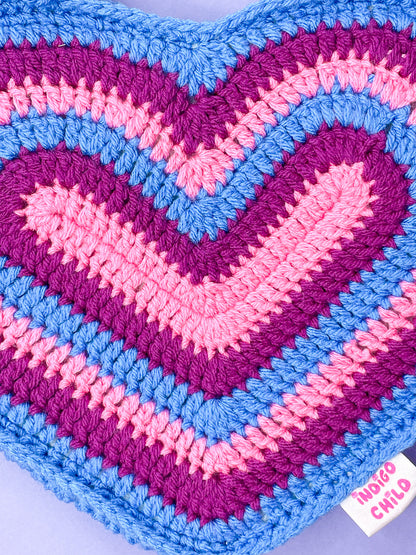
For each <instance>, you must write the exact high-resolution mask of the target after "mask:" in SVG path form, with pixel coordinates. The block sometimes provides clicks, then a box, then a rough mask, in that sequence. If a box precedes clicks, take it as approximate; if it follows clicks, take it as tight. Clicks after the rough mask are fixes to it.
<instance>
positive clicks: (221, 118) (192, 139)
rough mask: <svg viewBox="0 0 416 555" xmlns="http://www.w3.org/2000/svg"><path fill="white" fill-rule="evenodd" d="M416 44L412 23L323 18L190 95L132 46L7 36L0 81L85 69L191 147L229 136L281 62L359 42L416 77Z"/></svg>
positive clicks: (77, 73) (70, 77)
mask: <svg viewBox="0 0 416 555" xmlns="http://www.w3.org/2000/svg"><path fill="white" fill-rule="evenodd" d="M415 48H416V47H415V41H414V40H411V39H410V33H409V31H408V30H404V31H401V32H396V31H394V30H393V29H392V25H391V23H390V22H388V23H387V24H386V25H384V26H383V27H382V28H379V27H378V25H377V23H376V22H375V21H374V22H372V23H370V24H369V25H368V26H367V27H366V28H365V29H361V28H360V26H359V24H358V23H354V24H353V25H352V27H351V28H350V29H343V28H342V26H341V24H339V23H337V24H336V25H335V26H334V28H333V29H326V26H325V25H324V24H321V25H319V27H318V29H317V31H316V32H315V33H310V34H306V33H305V31H303V30H302V29H300V30H299V31H298V34H297V36H296V37H294V38H292V37H290V36H289V35H288V34H287V33H282V44H281V45H276V44H275V43H274V42H272V41H270V40H269V41H268V42H267V45H266V47H265V48H264V49H263V50H259V49H258V48H256V47H254V46H252V47H251V51H250V57H249V59H248V60H246V59H245V58H244V57H243V56H239V57H238V63H237V66H236V69H232V68H228V79H227V81H226V82H225V83H224V82H222V81H220V80H218V84H217V87H216V89H215V91H214V93H212V94H210V93H208V92H207V90H206V88H205V86H204V85H202V86H201V89H200V91H199V92H198V94H197V95H196V97H195V102H193V101H191V100H190V98H189V95H188V89H187V87H186V86H184V87H181V88H179V87H178V86H177V85H176V80H177V74H176V73H166V72H164V71H163V70H162V67H161V63H160V62H158V63H157V64H155V65H154V66H153V67H152V68H149V66H148V62H147V60H146V59H145V58H144V59H142V60H141V61H140V62H139V63H137V64H133V63H132V62H130V61H129V57H128V54H125V55H124V56H123V57H122V58H121V59H115V58H114V56H113V54H112V53H111V50H110V49H106V50H100V47H99V44H98V43H94V44H92V45H91V46H89V47H82V46H81V45H80V44H79V42H78V41H77V39H74V40H73V41H72V43H71V46H69V47H68V46H66V45H64V44H63V42H62V41H61V40H60V39H57V40H55V41H54V43H53V45H52V46H49V45H48V44H47V42H46V40H45V39H44V38H41V39H40V41H39V43H38V44H37V45H36V47H32V46H31V45H30V43H29V42H28V41H24V42H23V43H22V45H21V46H20V47H19V48H16V47H14V45H13V43H12V41H11V40H9V41H8V42H7V44H6V45H5V47H4V49H2V50H0V67H1V72H0V89H3V90H4V89H5V88H6V86H7V82H8V81H9V79H10V78H13V79H14V80H15V82H16V84H17V85H22V84H23V81H24V78H25V77H26V76H30V77H31V79H32V80H33V81H34V82H35V83H37V84H39V83H40V79H41V77H42V75H45V76H47V77H48V79H49V80H50V81H51V83H52V84H55V85H57V84H58V83H59V79H60V77H61V76H63V77H64V78H65V80H66V82H67V83H68V84H70V85H73V86H74V85H76V84H77V83H78V82H79V80H80V79H81V78H82V77H84V78H85V79H86V83H87V86H88V87H92V86H93V84H94V83H95V82H96V81H101V82H102V85H103V89H104V92H108V91H109V90H110V89H111V88H112V87H114V86H117V89H118V92H119V94H120V95H121V96H122V97H123V98H126V96H127V94H128V93H129V92H130V93H131V95H132V100H133V102H134V103H135V105H137V106H138V105H140V104H142V103H144V102H151V112H153V113H156V112H159V111H161V112H164V116H163V120H162V123H163V124H164V125H166V126H169V125H173V140H174V142H176V143H179V142H180V141H182V140H183V141H184V146H185V151H186V153H187V154H192V153H193V152H195V150H196V148H197V146H198V145H199V144H200V143H201V142H202V143H204V144H205V146H206V147H207V148H213V147H214V146H215V135H217V134H218V135H219V136H220V137H221V138H225V137H226V136H227V130H226V126H225V124H226V123H227V122H231V123H236V116H235V111H236V110H238V111H240V112H242V113H246V112H247V105H246V98H251V99H253V100H255V101H256V100H258V99H259V95H258V87H259V86H260V87H262V88H264V89H266V90H267V89H268V88H269V78H270V77H273V78H274V79H276V81H282V79H283V69H285V70H288V71H290V72H291V73H293V74H295V73H298V65H297V64H298V63H300V64H302V65H304V66H306V67H314V66H315V64H316V61H317V58H318V55H319V54H322V55H323V56H324V58H325V59H326V60H329V59H330V58H331V55H332V54H333V53H334V52H335V51H337V52H338V53H339V55H340V57H341V59H345V58H346V57H347V56H348V53H349V52H350V50H351V49H354V51H355V53H356V54H357V56H358V57H362V56H363V55H364V53H365V52H369V55H370V60H371V61H372V62H375V63H378V62H380V60H382V59H383V58H385V57H387V68H389V69H391V68H392V67H394V66H395V65H400V66H402V67H403V71H402V75H403V77H405V76H408V75H410V76H411V78H412V79H413V76H414V75H415V72H416V56H415ZM196 121H197V122H198V125H197V126H196V125H195V124H194V122H196Z"/></svg>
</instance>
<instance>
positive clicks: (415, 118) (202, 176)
mask: <svg viewBox="0 0 416 555" xmlns="http://www.w3.org/2000/svg"><path fill="white" fill-rule="evenodd" d="M386 62H387V60H386V59H383V60H382V61H381V62H380V63H379V64H377V65H375V64H372V63H371V62H370V60H369V55H368V53H366V54H365V55H364V57H363V59H359V58H357V57H356V55H355V53H354V51H351V52H350V54H349V56H348V58H347V59H346V60H340V59H339V55H338V53H337V52H334V54H333V55H332V58H331V60H330V61H325V60H324V59H323V57H322V56H319V57H318V61H317V64H316V67H315V68H305V67H303V66H302V65H301V64H299V63H298V67H299V73H297V74H295V75H292V74H291V73H289V72H288V71H286V70H285V71H284V72H283V74H284V81H283V82H277V81H275V80H274V79H273V78H270V88H269V90H264V89H259V94H260V100H258V101H257V102H253V101H252V100H251V99H249V98H247V100H246V105H247V108H248V112H247V113H246V114H243V113H241V112H236V119H237V123H236V124H235V125H234V124H231V123H229V124H227V129H228V133H229V136H228V137H227V138H226V139H221V138H220V137H217V138H216V147H215V148H213V149H206V148H205V147H204V145H203V144H200V145H199V146H198V148H197V150H196V152H195V153H194V154H193V156H191V157H189V156H187V155H186V153H185V151H184V148H183V142H181V143H179V144H173V141H172V137H171V135H172V128H171V127H164V126H163V125H162V123H161V122H162V118H163V113H162V112H157V113H156V114H151V113H150V111H149V109H150V102H146V103H145V104H143V105H141V106H139V107H135V106H134V105H133V103H132V100H131V95H128V96H127V99H126V100H123V99H122V98H120V96H119V95H118V93H117V88H116V87H114V88H113V89H112V90H111V91H110V93H108V94H104V93H103V92H102V86H101V82H99V81H97V82H96V83H95V84H94V85H93V87H92V90H90V89H88V88H87V86H86V82H85V79H84V78H82V79H80V81H79V83H78V85H77V87H72V86H70V85H68V84H67V83H66V82H65V80H64V79H63V78H61V80H60V83H59V85H52V84H51V83H50V82H49V81H48V79H47V78H46V77H43V78H42V80H41V84H40V85H34V84H33V82H32V81H31V79H30V77H26V79H25V80H24V84H23V86H17V85H16V84H15V81H14V80H13V79H11V80H10V81H9V83H8V87H7V91H2V92H0V124H1V125H4V124H8V123H10V115H11V112H12V111H13V110H16V111H17V113H18V114H19V115H20V116H22V117H25V116H26V115H27V114H28V111H29V108H30V107H31V106H33V107H34V108H35V109H36V110H37V111H38V113H39V114H44V113H45V112H46V108H47V107H49V108H50V109H51V110H52V111H53V112H55V113H56V114H66V113H67V112H68V110H70V109H71V108H73V109H75V112H76V114H77V115H78V116H82V115H84V114H85V113H86V112H87V111H88V110H90V111H91V115H92V119H93V120H94V121H99V119H100V118H101V117H102V116H104V118H105V121H106V122H107V125H109V127H111V128H116V127H120V126H125V137H126V139H131V138H133V137H140V144H139V148H140V149H145V148H148V147H151V148H152V149H153V151H152V154H151V159H152V160H153V161H155V162H158V161H160V160H166V162H167V166H166V170H165V171H166V172H167V173H173V172H175V171H177V172H178V178H177V185H178V187H180V188H184V189H185V191H186V193H187V194H188V195H189V196H190V197H192V198H193V197H195V196H196V195H197V194H198V192H199V191H200V190H201V189H202V188H204V189H205V190H206V191H207V192H208V193H209V194H210V195H213V194H215V184H216V181H219V182H221V183H222V184H223V185H224V184H225V183H226V174H225V170H227V169H228V170H232V169H234V164H233V159H239V160H244V151H243V147H248V148H251V149H253V148H254V146H255V140H254V135H253V134H254V133H259V134H261V135H263V136H264V135H265V129H264V125H265V124H266V123H268V124H270V125H273V126H274V125H276V124H277V122H276V118H275V116H274V113H275V112H277V113H279V114H283V115H286V116H287V115H288V114H289V107H288V106H289V103H292V104H295V105H298V104H299V103H300V100H301V96H300V95H305V96H306V97H308V98H312V97H313V96H315V95H316V93H317V91H318V88H319V86H320V85H322V86H323V87H324V89H325V91H326V92H330V91H331V89H332V87H333V85H334V82H335V77H338V80H339V82H340V84H341V88H342V89H345V88H346V87H347V86H348V85H351V86H352V88H353V90H354V91H355V92H361V91H362V90H363V89H364V88H367V87H368V88H369V89H370V96H376V95H378V94H380V100H381V103H382V104H385V103H387V102H389V103H390V107H391V108H392V109H395V108H401V107H403V106H406V105H409V104H410V103H411V102H414V101H416V84H415V83H411V82H410V78H409V77H406V78H403V77H401V76H400V70H401V66H396V67H394V68H393V69H386V67H385V66H386ZM371 75H373V76H374V79H373V80H372V81H371V82H369V77H370V76H371ZM415 122H416V112H412V113H411V115H410V118H409V121H408V123H409V124H414V123H415Z"/></svg>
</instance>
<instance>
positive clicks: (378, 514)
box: [341, 453, 416, 537]
mask: <svg viewBox="0 0 416 555" xmlns="http://www.w3.org/2000/svg"><path fill="white" fill-rule="evenodd" d="M415 496H416V466H415V465H414V464H413V463H412V462H410V461H409V459H408V458H407V457H405V456H404V455H403V454H402V453H400V454H399V455H397V456H396V457H394V458H393V459H391V460H390V461H388V462H386V463H385V464H383V466H382V467H381V468H379V470H378V471H377V472H376V474H373V476H372V477H371V478H370V479H369V480H368V482H367V483H366V484H365V485H364V486H362V487H361V488H358V489H356V490H354V491H353V492H352V493H351V495H350V496H349V497H347V498H346V499H344V501H343V502H342V503H341V507H342V508H343V509H344V511H345V512H346V513H347V514H348V515H349V516H350V517H351V518H352V519H353V520H354V522H355V523H356V524H358V526H359V527H360V528H361V530H362V531H363V532H364V533H365V534H367V536H369V537H370V536H372V535H373V534H375V533H376V532H378V531H379V530H380V529H381V528H383V526H385V525H386V524H388V523H389V522H391V521H392V520H394V519H395V518H396V517H397V516H398V515H399V514H400V513H402V512H403V511H404V509H405V508H406V507H407V506H408V505H409V503H410V502H411V501H412V500H413V499H414V497H415Z"/></svg>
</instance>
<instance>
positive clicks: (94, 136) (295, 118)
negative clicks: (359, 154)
mask: <svg viewBox="0 0 416 555" xmlns="http://www.w3.org/2000/svg"><path fill="white" fill-rule="evenodd" d="M379 100H380V99H379V96H376V97H373V98H370V97H369V89H364V91H363V92H362V93H359V94H357V93H355V92H354V91H353V90H352V89H351V87H348V88H347V89H346V90H345V91H341V89H340V86H339V84H338V82H337V81H336V82H335V84H334V86H333V88H332V91H331V93H329V94H327V93H325V91H324V90H323V88H322V87H321V88H320V89H319V90H318V92H317V96H316V97H314V98H312V99H307V98H306V97H303V98H302V102H301V104H300V105H299V106H295V105H290V107H289V108H290V115H289V116H287V117H286V116H282V115H281V114H277V113H276V114H275V117H276V120H277V122H278V125H277V126H274V127H273V126H271V125H270V124H266V125H265V131H266V136H265V137H262V136H260V135H256V147H255V149H254V151H252V150H250V149H249V148H245V149H244V153H245V158H246V160H245V161H244V162H242V161H241V160H234V165H235V171H233V172H231V171H229V170H227V172H226V177H227V184H226V185H225V186H223V185H221V184H220V183H219V182H218V183H217V192H216V194H215V195H214V196H209V195H208V194H207V193H206V191H205V190H201V191H200V192H199V194H198V196H197V198H196V199H195V200H193V201H192V200H191V199H190V198H189V197H188V196H187V195H186V193H185V191H184V189H179V188H178V187H177V186H176V180H177V172H173V173H171V174H166V173H165V168H166V162H165V161H164V160H161V161H159V162H153V161H151V159H150V156H151V153H152V149H151V148H150V147H148V148H146V149H144V150H142V151H140V150H139V149H138V145H139V143H140V139H139V138H133V139H129V140H126V139H125V138H124V132H125V128H124V127H118V128H116V129H111V128H110V127H108V125H107V123H106V122H105V118H104V116H102V117H101V119H100V120H99V121H98V122H95V121H93V120H92V117H91V113H90V112H87V113H86V114H85V115H84V116H82V117H81V118H79V117H77V116H76V113H75V110H73V109H71V110H69V111H68V113H67V114H65V115H63V116H61V115H56V114H55V113H54V112H52V111H51V110H50V108H48V110H47V113H46V115H39V114H38V113H37V111H36V110H35V108H33V107H32V108H30V110H29V113H28V115H27V116H26V117H20V116H19V115H18V114H17V113H16V112H13V113H12V116H11V119H12V123H11V124H10V125H4V126H1V127H0V157H1V158H4V159H6V160H12V159H14V158H16V157H18V156H19V152H20V148H21V147H22V146H23V147H25V148H26V149H28V150H29V151H35V150H36V148H37V147H38V145H39V144H40V145H41V146H42V147H43V148H45V149H48V150H49V149H54V148H55V147H56V146H57V145H58V144H59V143H60V142H62V141H65V143H66V145H67V147H68V148H69V149H71V150H73V149H75V148H76V147H77V146H79V147H80V149H81V152H82V153H83V154H85V155H87V156H93V155H95V154H100V160H101V162H102V163H103V164H109V163H110V162H114V163H115V167H114V172H115V174H116V175H123V174H126V173H129V174H131V176H130V180H129V184H130V185H132V186H134V185H137V184H139V183H143V195H144V196H147V197H151V196H153V195H155V198H154V201H153V205H154V207H155V208H156V209H162V208H168V210H167V213H166V217H167V218H168V219H170V220H174V221H175V220H177V222H178V223H177V230H178V231H179V233H182V234H188V233H189V237H190V239H191V240H192V241H193V242H195V243H198V242H199V241H200V240H201V239H202V237H203V236H204V234H205V233H207V234H208V236H209V237H210V238H211V239H213V240H215V239H216V238H217V234H218V230H219V229H223V230H228V227H229V226H228V220H236V218H237V210H245V209H246V201H247V199H255V186H256V185H257V186H263V185H264V180H263V174H269V175H273V173H274V170H273V162H282V161H283V152H284V151H286V152H289V153H291V154H293V153H294V152H295V141H297V142H299V143H304V142H305V141H306V133H311V134H316V132H317V131H318V129H319V127H320V126H321V125H322V123H323V122H324V121H325V122H326V123H327V124H328V125H329V126H332V125H333V123H334V120H335V118H336V119H338V120H339V121H340V122H341V123H342V124H344V125H347V122H348V124H349V123H353V124H354V126H355V127H356V128H359V127H361V126H364V127H365V129H366V130H367V131H368V132H369V133H377V132H378V131H380V130H382V129H385V128H386V127H387V126H388V125H390V124H393V125H392V128H391V129H390V132H389V141H390V144H389V145H388V149H389V150H394V148H392V147H393V144H392V143H394V146H395V147H396V148H397V149H398V152H397V156H398V157H403V155H402V153H401V150H400V148H401V147H400V144H406V142H405V141H404V137H402V136H401V135H402V134H403V132H404V131H403V129H404V126H403V124H404V123H405V122H406V121H407V120H408V118H409V114H410V107H409V106H405V107H403V108H400V109H396V110H391V109H390V108H389V105H388V104H383V105H381V104H380V102H379ZM312 114H313V116H314V117H311V115H312ZM406 132H408V133H410V134H411V135H410V136H409V137H408V139H409V140H412V139H413V138H414V137H415V133H414V130H413V127H412V131H408V130H407V131H406ZM399 143H400V144H399ZM406 149H407V147H406ZM408 156H409V154H408ZM413 162H414V161H413ZM413 162H412V163H413ZM0 167H1V166H0ZM412 177H413V176H412Z"/></svg>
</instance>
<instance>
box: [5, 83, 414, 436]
mask: <svg viewBox="0 0 416 555" xmlns="http://www.w3.org/2000/svg"><path fill="white" fill-rule="evenodd" d="M351 98H352V99H355V100H356V101H357V102H360V103H361V104H364V107H365V108H367V109H366V110H363V112H364V113H371V117H369V116H365V117H364V118H363V121H360V120H359V119H358V120H357V116H356V111H354V110H353V109H352V106H351V105H350V106H351V108H350V110H349V111H346V116H345V117H344V119H343V123H344V125H348V124H349V123H351V122H354V123H355V125H356V126H357V127H358V126H360V125H361V124H363V126H364V127H365V128H366V129H367V131H369V132H378V131H379V130H380V129H382V128H384V127H385V126H387V125H388V124H390V123H391V124H392V126H391V129H390V132H389V135H388V144H387V147H386V150H390V149H394V150H395V152H394V157H395V159H396V162H398V163H409V164H411V167H410V169H409V171H408V172H407V175H408V176H409V177H410V176H412V177H413V175H414V173H415V167H416V166H415V164H416V160H415V159H414V158H415V153H416V139H415V130H414V127H407V126H406V125H405V124H404V122H406V121H407V119H408V109H407V108H406V109H401V110H397V111H394V112H391V111H389V110H388V109H387V107H386V106H383V107H381V108H380V107H379V110H380V111H379V112H378V114H379V115H380V117H379V118H377V112H375V109H376V108H377V104H376V102H377V100H376V99H370V98H368V96H367V95H366V94H363V95H356V94H352V93H351V92H350V91H346V92H344V93H332V94H331V95H324V94H320V95H319V96H318V97H317V98H316V99H312V100H310V101H309V103H310V105H309V108H311V107H314V108H315V110H316V111H315V116H314V117H311V114H310V113H309V118H308V121H307V122H306V123H308V131H309V132H311V133H313V132H314V131H316V129H318V128H319V127H320V125H321V124H322V122H323V121H325V122H327V123H328V124H331V125H332V123H333V120H334V112H336V113H338V112H339V111H340V110H341V108H342V107H343V106H344V107H345V102H347V101H350V100H351ZM332 106H334V109H333V110H332V109H331V107H332ZM370 108H373V110H372V111H371V112H369V109H370ZM294 118H296V119H294ZM304 120H306V116H305V113H304V111H303V109H302V107H297V108H296V109H295V110H294V113H293V114H292V116H290V117H289V118H288V123H287V125H288V128H289V129H291V135H293V136H297V135H299V133H298V132H297V129H298V128H299V125H304V124H305V121H304ZM299 122H300V123H299ZM311 122H312V124H311ZM288 136H289V135H288ZM291 140H292V139H291ZM402 143H403V144H406V149H401V148H400V145H401V144H402ZM409 145H410V146H409ZM411 145H413V148H412V146H411ZM410 192H411V194H412V195H413V196H415V195H416V188H415V187H414V186H412V187H411V191H410ZM404 226H405V229H406V231H407V233H408V236H407V237H401V236H399V237H397V238H396V243H397V244H398V247H399V249H397V250H396V249H391V248H386V249H384V252H385V254H386V257H387V260H386V261H383V262H379V261H375V262H374V268H375V272H370V273H369V272H361V276H362V283H360V284H356V283H352V284H351V291H352V292H353V294H352V295H346V294H341V295H340V299H341V301H342V306H341V307H338V306H336V305H332V306H331V315H332V318H325V317H323V316H320V318H319V323H320V329H318V330H316V329H315V328H308V330H307V333H308V339H302V338H300V337H297V338H296V344H297V348H296V349H289V348H284V349H283V358H282V359H273V361H272V362H273V369H272V370H266V369H262V370H261V371H260V375H261V378H262V379H261V380H256V379H249V380H248V381H247V387H248V391H247V392H244V391H241V390H235V391H234V397H233V398H230V397H223V398H221V399H215V400H210V401H205V402H204V401H203V395H202V393H201V392H198V393H196V394H193V395H188V393H187V389H188V384H187V383H185V384H182V385H180V386H178V387H175V385H174V376H173V375H171V376H167V377H165V378H163V370H162V368H157V369H154V370H152V372H150V373H149V372H148V361H147V360H141V361H138V362H136V363H134V360H135V358H136V350H135V349H129V350H128V351H125V352H124V351H123V350H122V346H123V342H122V341H117V342H114V343H111V344H110V337H111V333H110V332H104V333H100V334H97V333H96V332H97V328H98V324H97V323H96V322H95V323H94V322H93V323H90V324H87V325H82V326H81V322H82V316H81V315H78V316H74V317H72V316H71V317H70V314H69V313H70V310H71V306H69V305H66V306H63V307H58V299H57V298H56V297H48V298H47V299H45V300H44V301H42V302H40V296H43V294H44V289H42V288H31V287H30V283H31V282H30V278H19V280H18V281H17V282H16V283H18V284H19V285H14V286H13V288H12V289H10V290H8V291H7V295H8V298H7V301H6V302H7V303H9V302H10V303H11V304H15V303H16V302H17V300H16V299H19V298H20V304H19V306H20V312H19V313H18V315H19V317H20V316H22V315H27V316H29V315H30V316H31V317H33V318H34V322H33V325H34V326H45V327H46V328H47V331H45V334H48V335H54V334H57V335H59V337H60V340H59V344H60V345H62V344H65V343H66V342H68V341H71V342H72V343H73V344H74V348H73V351H72V352H73V354H79V353H81V352H83V351H84V350H86V351H87V353H88V362H87V363H88V364H89V365H91V364H100V365H102V366H103V368H102V370H101V373H100V374H101V375H107V374H111V373H112V374H114V376H115V378H114V382H113V383H114V385H119V384H121V383H126V384H127V393H128V394H131V393H135V392H137V391H139V392H140V393H141V395H142V401H143V402H146V401H148V400H154V401H155V402H156V406H157V409H156V411H157V412H160V411H161V410H163V409H164V408H168V409H169V411H170V418H171V421H173V420H175V419H176V418H179V417H180V418H181V419H182V427H183V429H184V430H186V429H187V428H189V427H191V426H192V427H194V428H195V432H196V437H203V436H207V438H208V443H209V444H212V443H215V442H216V441H217V439H223V440H226V441H230V433H231V432H232V431H236V432H238V433H240V434H242V435H244V434H245V431H244V428H245V425H246V424H247V423H249V424H251V425H252V426H257V425H258V423H257V415H258V414H263V415H265V416H270V411H269V404H270V403H271V402H274V403H280V404H282V403H283V400H282V396H281V395H282V393H283V392H292V393H294V392H295V389H294V383H296V382H298V383H306V376H305V372H306V371H309V372H318V363H319V362H323V363H326V364H327V363H329V356H328V355H329V352H330V351H337V352H342V343H343V342H344V341H348V340H350V339H351V338H352V337H353V332H354V330H355V329H366V324H365V319H366V318H370V317H371V318H373V319H377V318H378V313H377V310H376V309H375V307H376V306H378V305H381V306H384V307H385V308H388V307H389V302H388V299H387V297H388V296H389V295H400V294H401V291H400V288H398V285H397V284H398V283H399V281H402V280H412V277H411V275H410V274H409V272H408V270H409V269H410V268H412V267H416V264H415V249H414V242H415V230H416V227H415V221H414V218H413V217H412V218H409V219H408V220H407V221H406V222H405V224H404ZM13 272H14V274H13ZM17 273H18V270H13V271H10V275H9V274H7V277H3V278H2V280H3V279H4V280H5V281H4V283H3V282H2V283H3V285H2V291H5V290H4V287H5V286H9V285H10V284H9V280H10V279H15V278H16V276H17ZM3 274H4V270H3V271H2V275H3ZM11 275H13V276H14V277H13V278H10V276H11ZM386 279H387V280H386ZM22 287H23V288H24V289H25V291H26V296H22ZM33 291H36V292H35V293H34V292H33ZM375 295H378V296H377V297H375ZM363 298H372V299H373V303H372V304H371V305H369V304H368V303H364V302H363V301H362V300H360V299H363ZM23 299H24V300H23ZM32 308H33V310H32ZM352 314H353V316H352ZM46 315H47V316H48V319H47V320H45V316H46ZM75 332H76V333H75ZM74 333H75V336H74ZM328 334H330V337H331V339H329V338H328Z"/></svg>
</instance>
